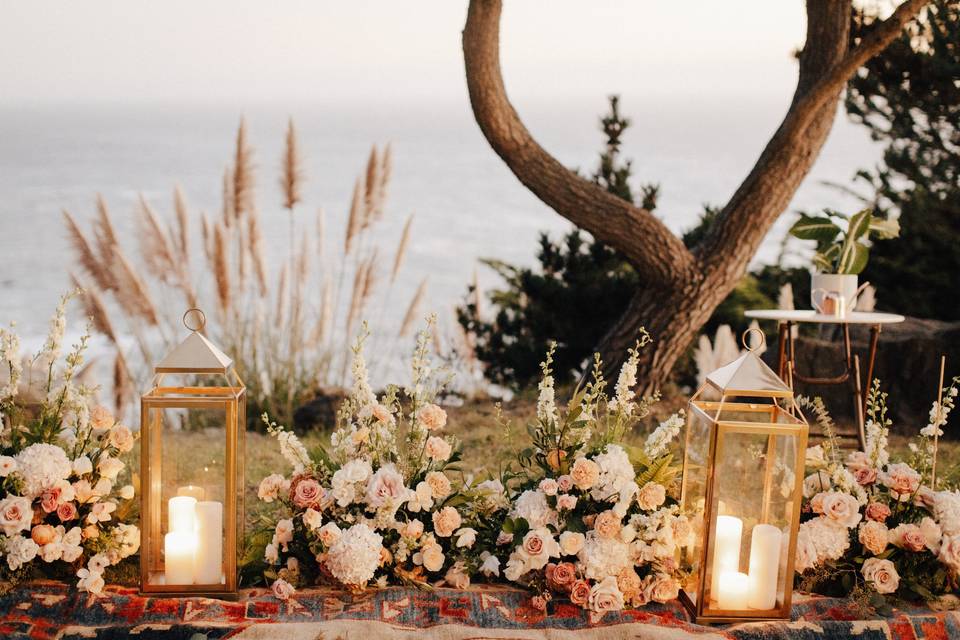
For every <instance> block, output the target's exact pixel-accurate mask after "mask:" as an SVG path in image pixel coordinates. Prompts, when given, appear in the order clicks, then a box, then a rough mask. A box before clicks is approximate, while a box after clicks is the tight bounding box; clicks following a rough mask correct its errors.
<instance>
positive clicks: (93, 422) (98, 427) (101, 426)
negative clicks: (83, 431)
mask: <svg viewBox="0 0 960 640" xmlns="http://www.w3.org/2000/svg"><path fill="white" fill-rule="evenodd" d="M114 422H116V419H115V418H114V417H113V414H112V413H110V410H109V409H107V408H106V407H104V406H101V405H97V406H95V407H94V408H93V409H91V410H90V426H91V427H93V430H94V431H106V430H107V429H109V428H110V427H112V426H113V424H114Z"/></svg>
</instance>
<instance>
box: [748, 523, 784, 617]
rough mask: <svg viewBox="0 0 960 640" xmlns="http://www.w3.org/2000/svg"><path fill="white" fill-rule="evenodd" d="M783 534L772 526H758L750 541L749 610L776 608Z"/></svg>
mask: <svg viewBox="0 0 960 640" xmlns="http://www.w3.org/2000/svg"><path fill="white" fill-rule="evenodd" d="M782 538H783V534H782V533H781V532H780V529H778V528H777V527H775V526H773V525H772V524H758V525H757V526H755V527H754V528H753V534H752V535H751V540H750V600H749V602H748V604H749V605H750V608H751V609H773V608H774V607H776V606H777V575H778V574H779V573H780V543H781V540H782Z"/></svg>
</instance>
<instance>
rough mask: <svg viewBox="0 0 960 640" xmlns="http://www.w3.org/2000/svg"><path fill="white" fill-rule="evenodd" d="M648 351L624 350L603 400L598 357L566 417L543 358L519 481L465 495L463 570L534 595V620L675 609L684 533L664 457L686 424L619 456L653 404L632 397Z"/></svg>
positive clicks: (664, 426)
mask: <svg viewBox="0 0 960 640" xmlns="http://www.w3.org/2000/svg"><path fill="white" fill-rule="evenodd" d="M649 342H650V338H649V336H648V335H647V334H646V333H643V334H642V337H641V339H640V340H639V341H638V342H637V343H636V346H635V347H634V348H633V349H631V350H630V352H629V358H628V359H627V361H626V362H625V364H624V365H623V368H622V369H621V371H620V374H619V378H618V380H617V383H616V386H615V393H614V396H613V397H612V398H608V397H607V395H606V391H605V388H606V383H605V381H604V379H603V375H602V373H601V363H600V359H599V356H595V358H594V367H593V373H592V379H591V381H590V382H589V383H587V384H586V385H585V387H584V388H583V390H581V391H579V392H578V393H576V394H575V395H574V397H573V398H572V400H571V401H570V404H569V406H568V408H567V411H566V412H565V413H564V414H563V415H561V412H560V411H559V410H558V409H557V406H556V401H555V393H554V381H553V375H552V370H551V366H552V361H553V359H552V355H553V349H552V348H551V350H550V351H549V352H548V353H547V357H546V360H545V361H544V362H543V363H542V365H541V368H542V371H543V377H542V380H541V382H540V385H539V390H540V396H539V401H538V404H537V421H536V423H534V424H532V425H530V426H529V427H528V429H527V430H528V433H529V435H530V437H531V440H532V446H531V447H529V448H526V449H524V450H522V451H521V452H519V454H518V456H517V461H518V464H519V469H520V470H519V471H518V472H515V473H507V474H505V475H504V478H503V479H502V480H487V481H484V482H481V483H479V484H476V485H475V486H470V487H467V488H466V489H465V491H464V492H465V495H467V496H468V507H467V509H466V510H467V512H468V519H469V521H470V525H471V528H476V529H478V530H479V533H478V535H477V542H476V544H475V545H474V546H473V548H472V549H471V556H472V562H471V563H470V564H469V568H470V569H471V570H475V571H477V572H479V573H480V574H482V575H485V576H487V577H491V578H492V577H497V576H501V575H502V577H503V578H505V579H506V580H509V581H510V582H513V583H516V584H520V585H523V586H525V587H528V588H530V589H532V590H533V592H534V594H535V595H534V596H533V599H532V603H533V606H534V607H535V608H538V609H541V610H545V609H547V607H548V606H549V603H550V602H551V600H552V599H553V597H554V596H562V597H565V598H567V599H569V601H570V602H572V603H573V604H575V605H579V606H581V607H583V608H586V609H590V610H592V611H594V612H598V613H603V612H606V611H611V610H618V609H623V608H624V607H639V606H642V605H644V604H646V603H648V602H651V601H656V602H667V601H669V600H672V599H674V598H676V597H677V594H678V591H679V588H680V579H679V578H680V576H679V574H678V569H677V563H676V561H675V557H676V553H677V550H678V548H679V547H680V546H681V545H684V544H687V542H688V541H689V538H690V536H691V535H692V529H691V525H690V523H689V522H688V521H687V519H686V517H685V516H683V515H682V514H680V513H679V509H678V505H677V503H676V500H675V499H674V498H673V497H672V493H673V489H674V484H675V483H674V479H675V476H676V474H677V471H678V469H677V467H676V466H675V465H673V458H672V455H671V454H670V453H669V451H668V450H669V446H670V443H671V441H672V440H673V439H674V438H675V437H676V435H677V433H678V432H679V431H680V429H681V427H682V426H683V424H684V421H683V416H682V414H676V415H673V416H671V417H670V418H668V419H667V420H665V421H664V422H662V423H661V424H660V425H659V427H658V428H657V429H656V430H655V431H654V432H653V433H652V434H651V435H650V436H649V437H648V439H647V440H646V443H645V444H644V446H643V447H641V448H632V447H628V446H625V445H623V444H621V442H622V440H623V436H624V435H625V433H626V432H627V431H628V430H629V429H631V428H632V427H633V426H635V425H636V423H637V422H638V421H639V420H640V419H642V418H644V417H646V416H647V415H648V413H649V408H650V405H651V404H652V403H653V402H655V401H656V400H657V399H658V396H657V395H654V396H651V397H645V398H638V397H637V396H636V394H635V392H634V387H635V386H636V371H637V364H638V359H639V353H640V349H641V348H643V347H644V346H646V345H647V344H648V343H649ZM504 485H507V486H508V487H509V489H505V488H504Z"/></svg>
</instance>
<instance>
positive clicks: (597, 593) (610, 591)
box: [590, 576, 623, 613]
mask: <svg viewBox="0 0 960 640" xmlns="http://www.w3.org/2000/svg"><path fill="white" fill-rule="evenodd" d="M620 609H623V594H622V593H620V589H619V588H618V587H617V579H616V578H615V577H614V576H607V577H606V578H604V579H603V580H601V581H600V582H598V583H596V584H595V585H593V588H592V589H591V590H590V610H591V611H595V612H597V613H606V612H607V611H619V610H620Z"/></svg>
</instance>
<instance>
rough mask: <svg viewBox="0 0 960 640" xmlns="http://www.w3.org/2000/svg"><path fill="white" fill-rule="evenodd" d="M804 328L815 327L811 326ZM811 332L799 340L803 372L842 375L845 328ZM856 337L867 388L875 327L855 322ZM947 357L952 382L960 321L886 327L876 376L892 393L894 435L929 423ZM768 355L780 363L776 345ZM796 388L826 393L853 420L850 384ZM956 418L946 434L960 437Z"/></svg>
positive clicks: (835, 409) (958, 364)
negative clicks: (868, 359)
mask: <svg viewBox="0 0 960 640" xmlns="http://www.w3.org/2000/svg"><path fill="white" fill-rule="evenodd" d="M804 326H805V327H806V328H807V331H809V326H808V325H804ZM807 331H801V335H800V336H799V337H798V338H797V340H796V343H795V350H796V354H797V370H798V371H800V372H801V373H802V374H803V375H805V376H816V377H829V376H835V375H838V374H839V373H841V372H842V371H843V338H842V333H841V332H840V329H839V327H832V326H828V325H824V326H821V327H820V333H819V334H816V335H805V334H806V333H807ZM815 331H816V330H815ZM850 339H851V343H852V346H853V350H854V353H855V354H856V355H859V357H860V371H861V376H862V381H863V385H864V386H867V385H869V384H870V383H869V381H868V380H867V379H866V376H867V358H868V355H869V346H870V328H869V326H862V325H851V327H850ZM941 355H945V356H946V357H947V368H946V373H945V376H944V385H948V384H949V381H950V380H951V379H952V377H953V376H956V375H960V322H940V321H938V320H923V319H919V318H907V320H906V321H905V322H903V323H901V324H893V325H889V324H888V325H885V326H884V327H883V330H882V331H881V333H880V342H879V347H878V349H877V361H876V365H875V366H874V372H873V377H874V378H876V379H879V380H880V388H881V390H882V391H886V392H888V393H889V394H890V396H889V398H888V401H887V402H888V407H889V410H890V417H891V419H892V420H893V423H894V424H893V432H894V433H898V434H902V435H910V436H912V435H915V434H916V433H917V431H919V430H920V429H921V428H923V427H924V426H925V425H926V424H927V420H928V414H929V412H930V405H931V403H933V401H934V400H936V398H937V383H938V380H939V376H940V356H941ZM764 359H765V360H767V362H768V363H769V364H771V366H774V367H775V366H776V359H777V353H776V348H775V347H774V348H771V349H770V350H769V351H767V353H766V354H764ZM796 390H797V393H800V394H803V395H807V396H817V395H819V396H821V397H822V398H823V401H824V402H825V403H826V405H827V408H828V409H829V410H830V413H831V415H833V416H834V418H835V419H837V420H838V421H839V422H847V423H849V422H852V421H853V418H854V413H853V400H852V398H851V391H850V387H849V386H847V385H846V384H845V385H835V386H823V385H807V384H802V383H797V385H796ZM951 418H952V419H951V420H950V422H948V424H947V426H946V428H945V429H944V431H945V436H944V437H945V438H948V439H960V417H957V416H951Z"/></svg>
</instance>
